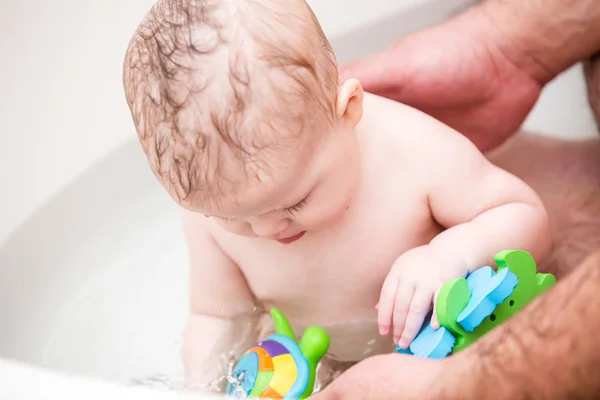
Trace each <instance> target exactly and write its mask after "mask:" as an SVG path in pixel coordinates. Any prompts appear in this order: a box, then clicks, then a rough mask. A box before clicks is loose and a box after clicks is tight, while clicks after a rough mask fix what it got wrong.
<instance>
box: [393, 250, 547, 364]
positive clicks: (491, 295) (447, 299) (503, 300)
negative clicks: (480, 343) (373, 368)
mask: <svg viewBox="0 0 600 400" xmlns="http://www.w3.org/2000/svg"><path fill="white" fill-rule="evenodd" d="M494 259H495V261H496V264H497V265H498V270H497V272H494V271H493V270H492V269H491V267H483V268H480V269H478V270H476V271H474V272H472V273H471V274H470V275H469V276H467V278H460V279H453V280H450V281H448V282H446V283H445V284H444V286H442V288H441V289H440V291H439V293H438V296H437V301H436V305H435V312H436V315H437V317H438V321H439V323H440V329H437V330H433V329H432V328H431V326H430V325H429V324H427V326H425V327H424V329H423V330H422V331H421V332H420V333H419V335H418V336H417V338H415V340H414V341H413V342H412V343H411V345H410V347H409V349H408V350H405V349H400V348H397V351H398V352H400V353H405V354H414V355H418V356H423V357H428V358H444V357H445V356H446V355H448V354H450V353H456V352H459V351H461V350H464V349H465V348H467V347H468V346H470V345H471V344H473V343H475V342H476V341H477V340H478V339H479V338H481V337H482V336H483V335H485V334H486V333H488V332H489V331H491V330H492V329H494V328H495V327H496V326H498V325H500V324H502V323H503V322H504V321H506V320H507V319H509V318H510V317H512V316H513V315H514V314H515V313H517V312H518V311H520V310H521V309H523V308H524V307H525V306H526V305H527V304H528V303H529V302H531V301H532V300H533V299H534V298H536V297H537V296H539V295H540V294H542V293H543V292H544V291H546V290H547V289H549V288H550V287H552V286H553V285H554V284H555V283H556V278H555V277H554V275H552V274H543V273H538V272H537V271H536V263H535V260H534V259H533V257H532V256H531V254H529V253H528V252H526V251H522V250H504V251H501V252H499V253H497V254H496V255H495V256H494Z"/></svg>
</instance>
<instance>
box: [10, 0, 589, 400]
mask: <svg viewBox="0 0 600 400" xmlns="http://www.w3.org/2000/svg"><path fill="white" fill-rule="evenodd" d="M25 3H27V5H25ZM37 3H39V4H37ZM37 3H36V4H35V5H32V4H31V2H22V3H21V2H17V1H16V0H9V1H8V2H6V0H5V1H3V5H2V9H3V13H2V15H1V16H0V37H1V39H0V40H1V42H0V45H1V46H2V47H0V50H2V54H14V57H13V58H12V59H10V58H9V59H5V60H4V62H3V64H2V65H1V66H0V79H2V86H1V87H2V88H3V92H2V93H1V94H0V98H1V99H2V103H1V105H2V108H1V110H2V114H1V118H0V132H2V135H0V187H2V188H3V190H2V196H0V243H1V247H0V274H1V275H0V276H1V279H0V398H2V399H20V398H28V399H42V398H59V396H61V398H71V396H75V395H77V396H80V397H82V396H84V397H85V398H87V399H90V398H110V397H111V396H122V395H128V396H129V397H128V398H129V399H137V398H144V399H154V398H156V399H161V398H162V399H167V398H170V397H174V393H172V392H171V393H169V392H162V391H154V390H152V391H148V390H149V389H140V388H132V387H131V386H130V385H129V384H130V383H131V382H132V381H133V380H135V379H144V378H146V377H149V376H155V375H159V374H161V375H167V376H171V377H177V376H179V375H180V374H181V373H182V365H181V363H180V359H179V346H180V333H181V329H182V326H183V324H184V320H185V317H186V315H187V283H186V280H187V254H186V249H185V246H184V243H183V236H182V233H181V230H180V223H179V219H178V215H177V210H176V208H175V206H174V205H173V203H172V202H171V200H170V199H169V198H168V197H167V196H166V194H164V193H163V191H162V190H161V188H160V187H159V186H158V184H157V182H156V181H155V179H154V177H153V176H152V175H151V173H150V171H149V169H148V168H147V165H146V161H145V159H144V157H143V156H142V154H141V150H140V149H139V146H138V145H137V142H136V139H135V137H134V134H133V128H132V125H131V122H130V120H129V115H128V111H127V110H126V106H125V103H124V100H123V94H122V89H121V83H120V66H121V59H122V55H123V51H124V48H125V46H126V42H127V40H128V38H129V36H130V34H131V32H132V30H133V29H134V27H135V25H136V24H137V23H138V21H139V19H140V18H141V16H142V15H143V13H144V12H145V11H146V9H147V8H148V7H149V6H150V5H151V4H152V1H150V0H137V1H129V2H119V1H117V0H112V1H104V2H81V1H75V0H58V1H55V2H44V1H41V0H38V2H37ZM310 3H311V5H313V7H314V9H315V12H316V13H317V15H318V16H319V17H320V19H321V21H322V23H323V26H324V28H325V30H326V32H327V33H328V35H329V36H330V38H331V41H332V43H333V45H334V48H335V49H336V52H337V55H338V57H339V59H340V61H341V62H345V61H349V60H351V59H354V58H356V57H360V56H364V55H366V54H368V53H370V52H373V51H376V50H380V49H382V48H384V47H385V46H387V45H388V44H389V43H390V42H391V41H393V40H394V39H395V38H396V37H397V36H399V35H401V34H405V33H408V32H410V31H413V30H416V29H419V28H422V27H424V26H427V25H429V24H433V23H436V22H439V21H441V20H443V19H445V18H448V17H449V16H450V15H452V14H453V13H454V12H457V11H458V10H460V9H461V8H463V7H465V6H466V5H469V4H471V3H473V1H469V0H452V1H450V0H438V1H435V0H431V1H427V0H410V1H409V0H404V1H396V2H392V1H389V0H370V1H369V2H368V4H369V6H368V7H367V6H366V5H365V3H364V2H362V1H358V0H352V1H350V0H346V5H345V7H346V11H344V12H343V13H346V12H347V13H348V14H349V15H350V17H348V18H344V19H341V18H338V17H337V16H338V15H341V14H342V11H341V10H340V9H339V7H337V6H335V4H340V2H334V1H332V0H330V1H324V0H321V1H316V0H314V1H310ZM67 10H70V12H71V13H72V15H73V16H72V17H67V14H66V12H67ZM44 13H50V14H44ZM44 15H45V16H44ZM104 28H108V29H104ZM99 38H103V39H105V40H107V42H106V43H104V44H101V43H100V41H99ZM40 43H41V44H42V45H40ZM58 43H61V46H62V47H58V46H59V45H58ZM48 46H54V47H53V48H49V47H48ZM69 84H72V86H67V85H69ZM27 93H29V94H30V96H29V97H28V96H27V95H26V94H27ZM526 127H529V128H532V129H539V130H542V131H544V132H547V133H549V134H552V135H555V136H562V137H565V136H566V137H573V138H579V137H581V138H583V137H588V136H591V135H593V134H594V130H595V127H594V124H593V120H592V118H591V115H590V113H589V111H588V109H587V106H586V98H585V86H584V84H583V81H582V78H581V70H580V68H579V66H576V67H574V68H572V69H571V70H569V71H567V72H566V73H565V74H563V76H561V77H560V78H559V79H558V80H557V81H555V82H553V83H552V84H551V85H550V86H549V87H548V88H547V89H546V90H545V92H544V94H543V96H542V99H541V100H540V102H539V104H538V105H537V106H536V108H535V110H534V112H533V113H532V115H531V116H530V117H529V119H528V120H527V123H526ZM32 132H33V133H32ZM88 140H90V141H91V142H88ZM65 146H66V147H65ZM65 149H66V150H65Z"/></svg>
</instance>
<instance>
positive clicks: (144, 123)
mask: <svg viewBox="0 0 600 400" xmlns="http://www.w3.org/2000/svg"><path fill="white" fill-rule="evenodd" d="M382 73H385V71H382ZM124 85H125V91H126V97H127V102H128V104H129V107H130V109H131V113H132V116H133V120H134V123H135V127H136V129H137V131H138V133H139V138H140V142H141V144H142V147H143V149H144V152H145V154H146V155H147V157H148V160H149V164H150V167H151V168H152V171H153V172H154V173H155V175H156V177H157V178H158V180H159V181H160V183H161V184H162V185H163V186H164V188H165V189H166V190H167V192H168V193H169V194H170V195H171V196H172V197H173V199H174V200H175V201H176V202H177V203H178V204H179V205H180V206H181V207H182V210H183V216H184V227H185V232H186V235H187V240H188V243H189V249H190V258H191V316H190V319H189V323H188V326H187V328H186V334H185V344H184V360H185V363H186V369H187V371H188V376H189V378H190V379H191V380H193V381H196V382H198V381H202V380H207V379H209V377H208V375H206V374H205V370H204V366H206V365H209V366H210V365H214V362H215V359H214V357H215V354H216V352H215V351H214V349H215V346H216V344H217V343H222V340H224V341H225V342H227V344H226V345H225V346H233V345H234V344H233V343H232V342H229V341H228V340H227V338H234V337H235V336H236V335H238V336H239V334H238V333H236V332H235V330H236V329H237V328H239V326H240V325H239V324H236V321H238V320H239V318H240V317H241V316H244V315H251V314H252V313H253V310H254V309H255V307H256V306H257V305H259V306H261V307H263V308H265V309H268V308H270V307H274V306H276V307H278V308H280V309H281V310H282V311H283V312H284V313H285V314H286V316H287V317H288V318H289V320H290V321H291V322H292V324H293V325H294V328H295V330H296V333H297V334H299V333H301V330H302V328H303V327H305V326H307V325H313V324H316V325H320V326H322V327H324V328H325V329H327V330H328V331H329V333H330V334H331V340H332V343H331V353H332V354H335V357H336V358H337V359H338V360H341V361H348V362H356V361H359V360H361V359H362V358H365V357H366V356H369V355H373V354H376V353H382V352H391V351H393V350H394V345H395V344H399V345H400V346H401V347H403V348H406V347H407V346H408V345H409V344H410V342H411V341H412V340H413V339H414V338H415V336H416V335H417V334H418V332H419V329H420V327H421V326H422V324H423V322H424V318H425V317H426V315H427V313H428V312H429V311H430V310H431V308H432V304H433V302H434V297H435V294H436V292H437V290H438V289H439V288H440V287H441V285H443V284H444V282H446V281H447V280H448V279H452V278H458V277H464V276H466V275H467V274H468V273H469V272H471V271H473V270H474V269H476V268H479V267H482V266H485V265H495V264H494V262H493V256H494V254H495V253H496V252H498V251H500V250H503V249H511V248H513V249H523V250H526V251H529V252H530V253H531V254H532V255H533V256H534V258H535V259H536V260H537V261H538V262H539V261H541V260H542V259H543V258H544V257H545V256H546V254H547V252H548V250H549V247H550V234H549V232H550V231H549V226H548V220H547V215H546V212H545V210H544V207H543V205H542V203H541V202H540V200H539V198H538V197H537V195H536V194H535V193H534V192H533V191H532V190H531V189H530V188H529V187H528V186H527V185H526V184H524V183H523V182H522V181H520V180H519V179H517V178H516V177H514V176H513V175H511V174H509V173H507V172H506V171H504V170H502V169H499V168H497V167H495V166H494V165H492V164H491V163H490V162H488V161H487V160H486V158H485V157H484V156H483V155H482V154H481V153H480V152H478V151H477V149H476V148H475V147H474V146H473V145H472V144H471V143H470V142H469V141H468V140H467V139H465V138H464V137H463V136H462V135H461V134H459V133H458V132H456V131H453V130H452V129H450V128H449V127H447V126H445V125H443V124H442V123H440V122H438V121H436V120H434V119H433V118H430V117H429V116H427V115H425V114H423V113H421V112H419V111H417V110H415V109H412V108H409V107H407V106H404V105H402V104H398V103H395V102H392V101H389V100H386V99H384V98H380V97H376V96H373V95H370V94H367V93H363V91H362V88H361V85H360V83H359V82H358V81H356V80H354V79H351V80H348V81H346V82H341V83H338V74H337V64H336V59H335V56H334V54H333V52H332V49H331V47H330V44H329V42H328V40H327V39H326V37H325V35H324V34H323V31H322V30H321V27H320V25H319V23H318V21H317V19H316V17H315V16H314V14H313V13H312V11H311V9H310V7H309V6H308V5H307V4H306V2H305V1H304V0H286V1H283V0H159V2H158V3H157V4H156V5H155V6H154V7H153V8H152V10H151V11H150V13H149V14H148V15H147V17H146V18H145V20H144V21H143V22H142V23H141V25H140V26H139V28H138V30H137V32H136V34H135V35H134V37H133V39H132V41H131V43H130V46H129V48H128V51H127V55H126V59H125V63H124ZM375 307H376V308H377V311H375ZM433 323H434V325H437V323H436V321H435V318H433ZM373 331H375V332H373ZM377 331H378V333H379V334H377ZM258 336H260V335H259V334H255V335H250V336H249V337H245V338H244V339H245V342H244V343H237V345H239V348H240V349H242V350H245V348H244V346H248V345H251V344H252V342H253V341H255V340H256V339H257V338H258ZM220 341H221V342H220Z"/></svg>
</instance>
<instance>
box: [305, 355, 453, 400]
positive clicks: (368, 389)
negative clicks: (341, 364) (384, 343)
mask: <svg viewBox="0 0 600 400" xmlns="http://www.w3.org/2000/svg"><path fill="white" fill-rule="evenodd" d="M462 360H463V358H462V357H460V358H459V357H458V355H457V356H456V357H454V356H453V357H449V358H447V359H444V360H442V361H439V360H431V359H426V358H420V357H414V356H406V355H403V354H387V355H382V356H375V357H370V358H367V359H365V360H364V361H361V362H360V363H358V364H356V365H354V366H353V367H352V368H350V369H348V370H347V371H346V372H344V373H343V374H342V375H340V376H339V377H338V378H337V379H336V380H334V381H333V382H332V383H331V384H330V385H329V386H327V387H326V388H325V390H323V391H322V392H320V393H316V394H315V395H313V396H312V397H311V398H310V399H311V400H338V399H378V400H383V399H389V398H396V399H399V398H401V399H403V400H412V399H414V400H429V399H431V400H433V399H436V400H437V399H439V400H443V399H444V397H443V395H444V390H445V388H447V387H448V386H445V384H444V383H445V382H452V380H453V379H455V376H454V374H455V373H454V372H455V371H456V370H455V369H454V368H453V365H456V364H457V361H458V362H462Z"/></svg>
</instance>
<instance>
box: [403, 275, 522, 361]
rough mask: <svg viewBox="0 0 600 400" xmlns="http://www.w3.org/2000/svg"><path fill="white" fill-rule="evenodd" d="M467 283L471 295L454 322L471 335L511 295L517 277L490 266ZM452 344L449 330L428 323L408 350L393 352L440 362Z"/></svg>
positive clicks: (451, 347)
mask: <svg viewBox="0 0 600 400" xmlns="http://www.w3.org/2000/svg"><path fill="white" fill-rule="evenodd" d="M466 281H467V285H468V289H469V292H471V293H472V295H471V297H470V298H469V302H468V303H467V305H466V307H465V308H464V309H463V311H462V312H461V313H460V314H459V317H458V319H457V321H456V322H458V323H459V324H460V325H461V326H462V327H463V328H464V329H465V330H466V331H467V332H472V331H473V330H474V329H475V328H477V327H478V326H479V325H480V324H481V323H482V322H483V320H484V319H486V318H487V317H489V316H490V315H491V314H492V313H493V312H494V310H495V309H496V307H497V306H498V304H501V303H502V302H503V301H504V300H506V299H507V298H508V297H509V296H510V295H511V294H512V293H513V290H514V289H515V287H516V286H517V284H518V282H519V280H518V278H517V276H516V275H515V274H514V273H512V272H511V271H510V270H509V269H508V268H504V269H502V270H501V271H500V272H498V273H496V272H495V271H494V270H493V269H492V268H491V267H489V266H485V267H482V268H480V269H477V270H475V271H473V272H472V273H471V274H469V275H468V276H467V278H466ZM428 319H431V318H430V317H429V318H428ZM455 343H456V338H455V337H454V335H452V333H451V332H450V331H449V330H448V329H446V328H445V327H443V326H442V327H440V328H439V329H436V330H434V329H433V328H432V327H431V325H430V323H427V324H426V325H425V326H424V327H423V329H422V330H421V332H419V334H418V335H417V337H416V338H415V339H414V340H413V341H412V343H411V344H410V345H409V347H408V349H402V348H401V347H398V346H396V351H397V352H398V353H401V354H409V355H415V356H418V357H425V358H433V359H442V358H445V357H446V356H448V355H449V354H450V353H452V349H453V348H454V344H455Z"/></svg>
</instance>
